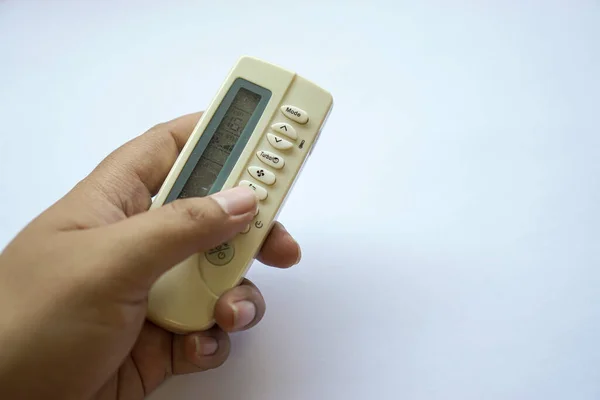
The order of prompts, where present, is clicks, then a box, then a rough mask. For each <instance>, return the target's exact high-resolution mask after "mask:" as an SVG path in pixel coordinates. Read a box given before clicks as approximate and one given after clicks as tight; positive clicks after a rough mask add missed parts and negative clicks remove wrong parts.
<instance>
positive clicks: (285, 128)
mask: <svg viewBox="0 0 600 400" xmlns="http://www.w3.org/2000/svg"><path fill="white" fill-rule="evenodd" d="M271 129H273V130H274V131H275V132H277V133H281V134H282V135H285V136H287V137H289V138H290V139H293V140H296V139H297V138H298V135H297V134H296V130H295V129H294V127H293V126H291V125H290V124H286V123H285V122H278V123H276V124H273V125H271Z"/></svg>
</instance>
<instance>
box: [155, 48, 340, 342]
mask: <svg viewBox="0 0 600 400" xmlns="http://www.w3.org/2000/svg"><path fill="white" fill-rule="evenodd" d="M332 107H333V98H332V96H331V94H329V93H328V92H327V91H325V90H323V89H322V88H320V87H319V86H317V85H315V84H314V83H312V82H310V81H308V80H306V79H305V78H303V77H301V76H298V75H297V74H296V73H294V72H291V71H288V70H286V69H283V68H281V67H279V66H275V65H273V64H270V63H267V62H265V61H262V60H259V59H256V58H253V57H242V58H240V59H239V60H238V62H237V64H236V65H235V66H234V67H233V69H232V70H231V71H230V73H229V75H228V76H227V78H226V79H225V82H224V83H223V85H222V86H221V88H220V89H219V92H218V93H217V95H216V96H215V98H214V99H213V101H212V102H211V103H210V105H209V106H208V108H207V110H206V111H205V112H204V114H203V115H202V117H201V118H200V120H199V121H198V124H197V125H196V127H195V129H194V131H193V132H192V134H191V136H190V138H189V139H188V141H187V143H186V145H185V146H184V148H183V150H182V151H181V154H180V155H179V157H178V159H177V161H176V162H175V164H174V165H173V168H172V169H171V171H170V172H169V174H168V176H167V178H166V180H165V182H164V183H163V185H162V187H161V189H160V191H159V192H158V194H157V196H156V197H155V200H154V202H153V204H152V207H153V208H154V207H160V206H162V205H163V204H166V203H168V202H170V201H173V200H175V199H178V198H184V197H202V196H207V195H210V194H212V193H216V192H218V191H221V190H224V189H229V188H232V187H234V186H235V185H245V186H249V187H250V188H252V189H254V191H255V192H256V195H257V197H258V199H259V212H258V214H257V215H256V216H255V217H254V220H253V221H252V223H251V224H250V225H249V226H247V227H246V229H245V230H244V232H242V233H240V234H239V235H237V236H236V237H235V238H234V239H233V240H231V241H229V242H227V243H223V244H221V245H220V246H217V247H215V248H213V249H210V250H208V251H206V252H204V253H199V254H195V255H194V256H192V257H189V258H188V259H186V260H185V261H183V262H182V263H180V264H178V265H176V266H175V267H174V268H172V269H171V270H169V271H168V272H167V273H165V274H164V275H162V276H161V277H160V278H159V279H158V281H157V282H156V283H155V284H154V286H153V287H152V289H151V291H150V296H149V303H148V318H149V319H150V320H151V321H152V322H154V323H156V324H158V325H159V326H161V327H163V328H165V329H167V330H170V331H172V332H175V333H186V332H192V331H200V330H205V329H208V328H210V327H211V326H212V325H213V324H214V316H213V312H214V307H215V304H216V302H217V300H218V298H219V296H221V295H222V294H223V293H224V292H225V291H227V290H229V289H231V288H232V287H234V286H236V285H238V284H239V283H240V282H241V280H242V279H243V278H244V276H245V274H246V272H247V270H248V268H249V267H250V265H251V264H252V262H253V261H254V258H255V256H256V254H257V253H258V251H259V250H260V247H261V246H262V244H263V242H264V240H265V239H266V236H267V234H268V232H269V229H270V227H271V225H272V223H273V222H274V221H275V219H276V217H277V215H278V214H279V211H280V210H281V207H282V206H283V204H284V202H285V199H286V198H287V196H288V194H289V192H290V190H291V188H292V186H293V184H294V182H295V181H296V178H297V177H298V174H299V173H300V171H301V170H302V167H303V166H304V163H305V161H306V160H307V157H308V155H309V154H310V152H311V151H312V149H313V148H314V145H315V143H316V141H317V139H318V137H319V134H320V132H321V130H322V128H323V126H324V124H325V121H326V119H327V117H328V115H329V113H330V111H331V109H332Z"/></svg>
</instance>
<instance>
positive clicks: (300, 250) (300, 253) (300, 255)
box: [294, 242, 302, 265]
mask: <svg viewBox="0 0 600 400" xmlns="http://www.w3.org/2000/svg"><path fill="white" fill-rule="evenodd" d="M296 244H297V245H298V243H297V242H296ZM300 260H302V249H301V248H300V245H298V259H297V260H296V263H295V264H294V265H297V264H299V263H300Z"/></svg>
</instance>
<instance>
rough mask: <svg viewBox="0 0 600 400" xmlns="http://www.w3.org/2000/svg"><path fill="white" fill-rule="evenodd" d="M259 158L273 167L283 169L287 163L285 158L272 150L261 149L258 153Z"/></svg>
mask: <svg viewBox="0 0 600 400" xmlns="http://www.w3.org/2000/svg"><path fill="white" fill-rule="evenodd" d="M256 156H257V157H258V159H259V160H260V161H262V162H264V163H265V164H267V165H270V166H271V167H273V168H277V169H281V168H283V166H284V165H285V161H284V160H283V158H281V157H280V156H278V155H277V154H274V153H271V152H270V151H264V150H259V151H258V152H257V153H256Z"/></svg>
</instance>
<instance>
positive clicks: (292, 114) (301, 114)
mask: <svg viewBox="0 0 600 400" xmlns="http://www.w3.org/2000/svg"><path fill="white" fill-rule="evenodd" d="M281 112H282V113H283V115H285V116H286V117H288V118H289V119H291V120H292V121H296V122H297V123H299V124H305V123H307V122H308V114H307V113H306V111H304V110H302V109H301V108H298V107H296V106H289V105H286V106H281Z"/></svg>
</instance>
